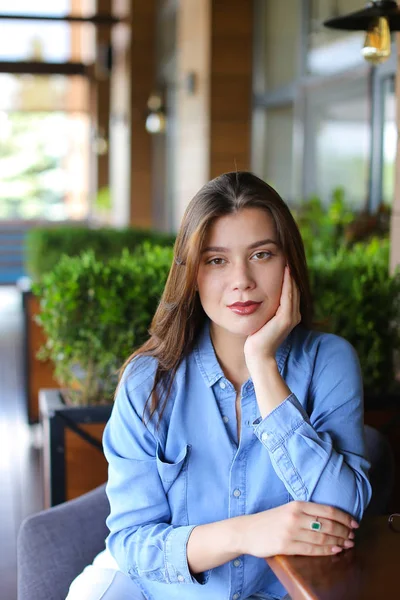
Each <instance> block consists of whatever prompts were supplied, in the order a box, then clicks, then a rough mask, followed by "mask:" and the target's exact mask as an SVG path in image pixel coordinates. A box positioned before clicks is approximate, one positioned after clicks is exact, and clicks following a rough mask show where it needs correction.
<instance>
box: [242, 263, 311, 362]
mask: <svg viewBox="0 0 400 600" xmlns="http://www.w3.org/2000/svg"><path fill="white" fill-rule="evenodd" d="M300 321H301V313H300V292H299V289H298V287H297V285H296V283H295V282H294V280H293V278H292V276H291V274H290V270H289V267H288V266H286V267H285V272H284V276H283V284H282V292H281V298H280V303H279V307H278V310H277V311H276V313H275V315H274V316H273V317H272V319H270V320H269V321H267V323H265V325H263V327H261V329H259V330H258V331H256V332H255V333H253V334H252V335H249V336H248V338H247V340H246V342H245V344H244V355H245V359H246V363H247V367H248V368H250V364H253V363H254V362H256V361H257V362H258V361H259V360H261V361H262V362H264V361H265V359H269V358H273V359H274V360H275V353H276V351H277V349H278V347H279V346H280V344H281V343H282V342H283V340H284V339H285V338H286V337H287V336H288V335H289V333H290V332H291V331H292V329H293V328H294V327H295V326H296V325H298V324H299V323H300Z"/></svg>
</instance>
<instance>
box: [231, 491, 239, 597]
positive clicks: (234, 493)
mask: <svg viewBox="0 0 400 600" xmlns="http://www.w3.org/2000/svg"><path fill="white" fill-rule="evenodd" d="M240 494H241V491H240V490H235V491H234V492H233V495H234V496H235V498H239V496H240ZM238 598H239V596H238Z"/></svg>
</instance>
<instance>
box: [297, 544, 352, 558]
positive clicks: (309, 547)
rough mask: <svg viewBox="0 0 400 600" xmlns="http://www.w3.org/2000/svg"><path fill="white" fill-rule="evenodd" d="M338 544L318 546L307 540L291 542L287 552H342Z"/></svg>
mask: <svg viewBox="0 0 400 600" xmlns="http://www.w3.org/2000/svg"><path fill="white" fill-rule="evenodd" d="M342 550H343V548H341V547H340V546H319V545H317V544H310V543H309V542H297V541H295V542H293V543H292V545H291V548H290V552H288V554H297V555H299V556H332V555H333V554H338V553H339V552H342Z"/></svg>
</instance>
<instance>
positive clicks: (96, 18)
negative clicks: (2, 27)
mask: <svg viewBox="0 0 400 600" xmlns="http://www.w3.org/2000/svg"><path fill="white" fill-rule="evenodd" d="M0 21H54V22H68V23H90V24H92V25H96V26H105V25H106V26H108V27H112V26H113V25H117V24H118V23H121V22H123V19H121V18H120V17H114V16H113V15H106V14H97V15H92V16H91V17H80V16H74V15H64V16H62V17H61V16H51V15H20V14H14V15H13V14H6V15H5V14H0Z"/></svg>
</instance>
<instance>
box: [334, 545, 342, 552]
mask: <svg viewBox="0 0 400 600" xmlns="http://www.w3.org/2000/svg"><path fill="white" fill-rule="evenodd" d="M342 550H343V548H341V547H340V546H333V548H332V552H334V553H335V554H339V552H341V551H342Z"/></svg>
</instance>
